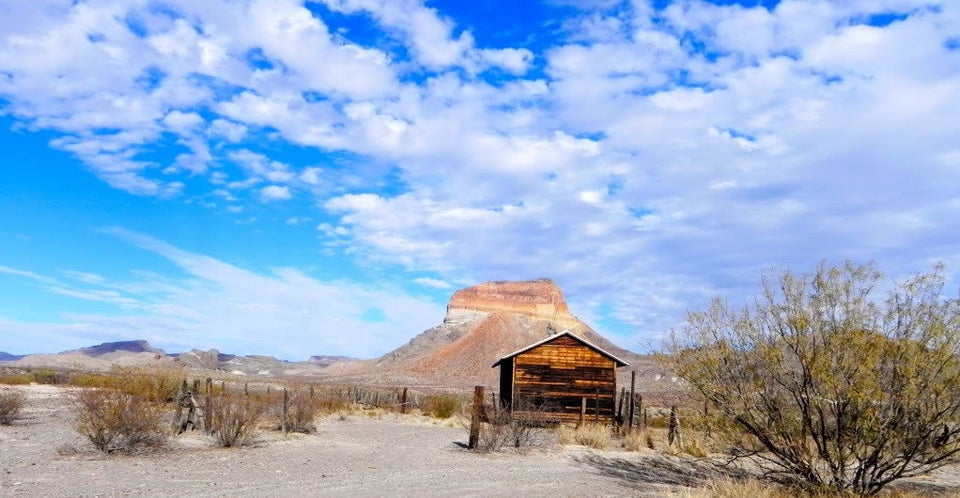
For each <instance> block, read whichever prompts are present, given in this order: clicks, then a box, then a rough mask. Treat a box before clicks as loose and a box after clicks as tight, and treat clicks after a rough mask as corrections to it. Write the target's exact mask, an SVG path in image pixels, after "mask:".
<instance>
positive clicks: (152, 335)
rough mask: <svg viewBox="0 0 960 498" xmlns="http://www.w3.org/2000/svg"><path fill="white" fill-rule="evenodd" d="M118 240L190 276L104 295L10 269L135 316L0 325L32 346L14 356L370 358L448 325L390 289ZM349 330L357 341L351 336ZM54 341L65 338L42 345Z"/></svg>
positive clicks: (132, 238) (123, 284)
mask: <svg viewBox="0 0 960 498" xmlns="http://www.w3.org/2000/svg"><path fill="white" fill-rule="evenodd" d="M113 232H114V233H115V234H117V235H119V236H120V237H122V238H123V239H125V240H128V241H129V242H131V243H133V244H135V245H137V246H139V247H141V248H143V249H145V250H147V251H151V252H154V253H156V254H157V255H159V256H162V257H163V258H166V259H168V260H169V261H170V262H172V263H174V264H175V265H177V266H178V267H179V268H180V269H182V270H183V271H185V272H186V273H187V275H188V276H187V277H185V278H182V279H169V278H164V277H161V276H158V275H155V274H151V273H140V274H139V278H138V279H135V280H130V281H122V280H114V279H103V280H100V281H98V282H96V284H97V285H98V288H96V289H91V288H89V287H84V286H82V285H81V284H83V283H84V282H79V283H78V284H77V285H67V284H65V283H63V282H57V281H56V280H54V279H51V278H48V277H44V276H39V275H34V274H32V273H30V272H28V271H23V270H14V269H7V270H9V271H7V272H6V273H10V274H15V275H19V276H23V277H26V278H30V279H33V280H38V281H40V282H41V283H44V284H48V285H49V287H48V290H49V291H51V292H55V293H58V294H60V295H63V296H69V297H72V298H75V299H78V300H81V301H95V302H102V303H106V304H112V305H116V306H119V307H120V308H121V309H125V310H126V312H125V313H123V314H122V315H120V316H112V315H107V314H89V313H87V314H76V313H67V315H66V317H65V320H63V321H62V322H60V323H53V322H51V323H29V324H28V323H22V322H17V321H13V320H7V319H3V318H0V333H2V334H3V335H4V336H5V337H13V336H24V337H29V338H30V339H29V341H28V342H17V341H14V342H13V343H10V342H8V344H12V346H11V347H12V348H13V349H15V350H20V351H24V352H37V347H38V346H37V345H38V344H48V343H49V344H63V343H64V342H65V341H67V342H69V343H71V344H72V345H73V346H76V347H80V346H88V345H90V344H93V343H96V342H102V341H104V340H123V339H126V340H129V339H147V340H149V341H150V342H151V344H153V345H155V346H159V347H163V348H165V349H167V350H168V351H171V352H178V351H184V350H188V349H190V348H202V349H206V348H219V349H220V350H222V351H225V352H230V353H235V354H272V355H277V356H280V357H282V358H288V359H296V360H300V359H306V358H307V357H309V356H310V355H313V354H339V355H349V356H358V357H371V356H375V355H379V354H383V353H385V352H387V351H389V350H390V349H393V348H395V347H397V346H399V345H401V344H402V343H404V342H406V340H407V338H408V336H412V335H413V334H415V333H418V332H420V331H422V330H424V329H426V328H427V327H429V326H432V325H434V324H436V323H437V322H438V321H439V320H442V318H443V308H442V307H440V306H437V305H435V304H433V303H429V302H425V301H422V300H419V299H415V298H410V297H406V296H404V295H403V294H402V293H401V292H397V289H394V288H392V287H390V286H383V287H380V286H365V285H360V284H348V283H344V282H325V281H322V280H317V279H314V278H312V277H310V276H308V275H306V274H304V273H303V272H301V271H299V270H296V269H293V268H275V269H273V270H272V271H271V272H269V273H265V274H261V273H255V272H252V271H249V270H246V269H243V268H240V267H237V266H233V265H230V264H227V263H224V262H222V261H219V260H217V259H214V258H211V257H209V256H204V255H201V254H196V253H191V252H188V251H184V250H181V249H179V248H177V247H174V246H171V245H169V244H167V243H165V242H163V241H159V240H156V239H153V238H151V237H149V236H146V235H142V234H138V233H133V232H128V231H124V230H119V229H115V230H113ZM0 269H2V268H0ZM368 303H377V306H378V309H380V310H381V311H382V316H383V318H382V320H378V321H376V322H369V321H367V320H365V319H364V315H365V312H366V309H367V305H368ZM158 330H159V331H163V332H162V333H158V332H157V331H158ZM345 330H348V331H350V333H349V334H344V331H345ZM398 330H402V331H406V332H398ZM50 337H56V340H55V341H49V342H44V341H43V338H50ZM267 338H269V340H268V339H267Z"/></svg>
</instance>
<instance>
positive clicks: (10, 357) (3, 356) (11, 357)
mask: <svg viewBox="0 0 960 498" xmlns="http://www.w3.org/2000/svg"><path fill="white" fill-rule="evenodd" d="M24 356H26V355H22V354H10V353H5V352H3V351H0V361H17V360H19V359H20V358H23V357H24Z"/></svg>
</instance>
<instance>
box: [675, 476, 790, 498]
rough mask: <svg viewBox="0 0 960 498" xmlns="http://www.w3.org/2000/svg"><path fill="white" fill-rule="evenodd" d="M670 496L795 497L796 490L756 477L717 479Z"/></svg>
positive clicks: (706, 497) (700, 497)
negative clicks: (762, 480) (759, 479)
mask: <svg viewBox="0 0 960 498" xmlns="http://www.w3.org/2000/svg"><path fill="white" fill-rule="evenodd" d="M670 496H672V497H674V498H742V497H745V496H749V497H750V498H793V497H795V496H797V494H796V491H791V490H787V489H784V488H781V487H779V486H777V485H775V484H771V483H766V482H761V481H758V480H755V479H744V480H738V479H717V480H713V481H708V482H707V483H706V484H705V485H703V486H702V487H699V488H695V489H686V490H683V491H679V492H676V493H674V494H671V495H670Z"/></svg>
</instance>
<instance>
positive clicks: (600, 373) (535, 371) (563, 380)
mask: <svg viewBox="0 0 960 498" xmlns="http://www.w3.org/2000/svg"><path fill="white" fill-rule="evenodd" d="M493 366H494V367H497V366H499V367H500V403H501V405H502V406H504V407H505V408H507V409H509V410H511V411H512V413H513V415H514V417H518V418H521V419H528V420H538V421H544V422H571V423H576V422H579V421H580V417H581V412H585V420H589V421H600V422H603V423H612V422H613V421H614V417H615V416H616V399H617V368H619V367H624V366H627V363H626V362H624V361H623V360H621V359H619V358H617V357H616V356H614V355H612V354H610V353H608V352H606V351H604V350H602V349H600V348H598V347H597V346H594V345H593V344H590V343H589V342H587V341H586V340H584V339H582V338H580V337H577V336H575V335H573V334H571V333H570V331H563V332H561V333H559V334H556V335H552V336H550V337H547V338H546V339H544V340H542V341H539V342H536V343H534V344H531V345H529V346H527V347H525V348H523V349H521V350H519V351H516V352H514V353H511V354H508V355H507V356H504V357H503V358H500V359H499V360H498V361H497V362H496V363H494V364H493ZM584 400H586V409H585V410H584V408H583V407H584Z"/></svg>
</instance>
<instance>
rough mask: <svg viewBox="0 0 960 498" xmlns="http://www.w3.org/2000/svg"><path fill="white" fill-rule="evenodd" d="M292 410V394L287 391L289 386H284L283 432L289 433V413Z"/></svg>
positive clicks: (281, 422)
mask: <svg viewBox="0 0 960 498" xmlns="http://www.w3.org/2000/svg"><path fill="white" fill-rule="evenodd" d="M289 411H290V394H289V393H288V392H287V388H286V387H284V388H283V414H282V416H281V417H280V428H281V429H283V433H284V434H286V433H287V414H288V413H289Z"/></svg>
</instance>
